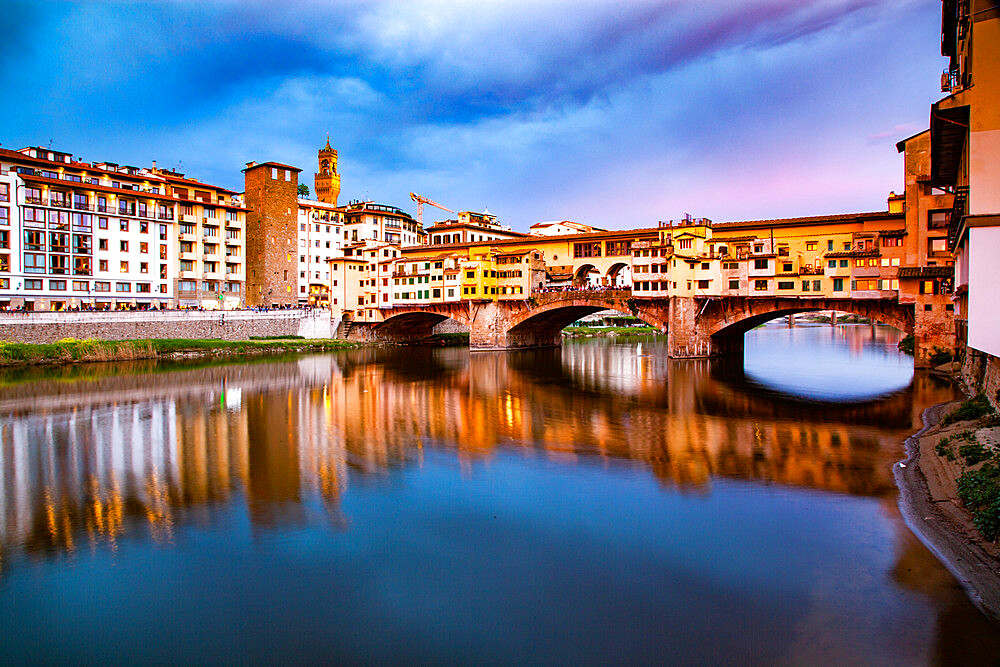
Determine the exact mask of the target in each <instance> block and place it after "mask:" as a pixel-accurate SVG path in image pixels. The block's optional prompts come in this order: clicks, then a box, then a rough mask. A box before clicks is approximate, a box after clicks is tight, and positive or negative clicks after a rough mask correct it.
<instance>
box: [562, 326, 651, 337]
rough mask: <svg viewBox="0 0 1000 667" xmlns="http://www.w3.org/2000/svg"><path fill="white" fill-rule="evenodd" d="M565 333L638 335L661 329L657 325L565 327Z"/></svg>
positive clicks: (575, 334) (576, 334) (581, 334)
mask: <svg viewBox="0 0 1000 667" xmlns="http://www.w3.org/2000/svg"><path fill="white" fill-rule="evenodd" d="M563 333H564V334H567V335H569V336H601V335H605V334H610V335H618V334H624V335H637V334H651V333H652V334H655V333H659V331H658V330H657V329H656V328H655V327H651V326H641V327H566V328H565V329H563Z"/></svg>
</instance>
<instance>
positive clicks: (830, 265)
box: [826, 259, 837, 269]
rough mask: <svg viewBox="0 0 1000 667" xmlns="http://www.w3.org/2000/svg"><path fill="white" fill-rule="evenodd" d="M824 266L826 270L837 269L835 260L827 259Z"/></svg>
mask: <svg viewBox="0 0 1000 667" xmlns="http://www.w3.org/2000/svg"><path fill="white" fill-rule="evenodd" d="M826 266H827V268H830V269H835V268H837V260H835V259H828V260H827V261H826Z"/></svg>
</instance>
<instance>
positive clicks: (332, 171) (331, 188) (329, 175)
mask: <svg viewBox="0 0 1000 667" xmlns="http://www.w3.org/2000/svg"><path fill="white" fill-rule="evenodd" d="M318 157H319V173H318V174H316V181H315V185H316V198H317V199H319V200H320V201H321V202H326V203H327V204H333V205H334V206H336V205H337V197H339V196H340V173H339V172H338V171H337V151H335V150H333V149H332V148H330V137H329V135H327V137H326V146H324V147H323V148H321V149H319V154H318Z"/></svg>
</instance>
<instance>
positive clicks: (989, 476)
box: [958, 462, 1000, 542]
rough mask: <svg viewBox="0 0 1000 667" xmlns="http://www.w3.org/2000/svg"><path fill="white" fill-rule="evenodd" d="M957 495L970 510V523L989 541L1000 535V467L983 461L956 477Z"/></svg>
mask: <svg viewBox="0 0 1000 667" xmlns="http://www.w3.org/2000/svg"><path fill="white" fill-rule="evenodd" d="M958 497H959V498H961V500H962V504H964V505H965V506H966V507H967V508H968V509H969V511H971V512H972V523H973V525H975V527H976V529H977V530H978V531H979V533H980V534H981V535H982V536H983V537H984V538H985V539H987V540H989V541H990V542H995V541H996V539H997V537H1000V467H998V466H997V465H996V463H993V462H988V463H984V464H983V466H982V467H981V468H979V469H978V470H967V471H966V472H963V473H962V474H961V476H959V478H958Z"/></svg>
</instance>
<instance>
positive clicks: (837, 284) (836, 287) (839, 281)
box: [833, 278, 844, 292]
mask: <svg viewBox="0 0 1000 667" xmlns="http://www.w3.org/2000/svg"><path fill="white" fill-rule="evenodd" d="M833 291H834V292H843V291H844V279H843V278H834V279H833Z"/></svg>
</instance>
